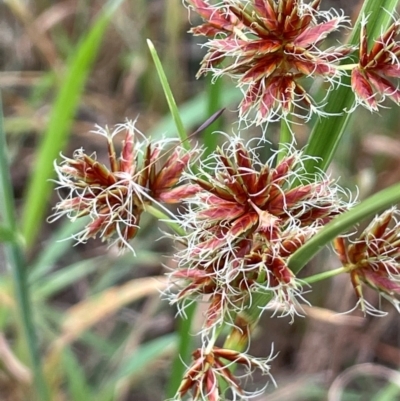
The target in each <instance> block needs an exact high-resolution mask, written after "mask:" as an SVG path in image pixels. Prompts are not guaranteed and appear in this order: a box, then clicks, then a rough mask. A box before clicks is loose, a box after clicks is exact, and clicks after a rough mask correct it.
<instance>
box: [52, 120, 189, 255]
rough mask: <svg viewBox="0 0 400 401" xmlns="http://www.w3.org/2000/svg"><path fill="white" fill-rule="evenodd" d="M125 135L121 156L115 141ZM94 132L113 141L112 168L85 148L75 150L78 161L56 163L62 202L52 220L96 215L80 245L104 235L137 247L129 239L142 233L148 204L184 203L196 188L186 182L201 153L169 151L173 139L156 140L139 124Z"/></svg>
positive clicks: (79, 236)
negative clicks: (194, 158)
mask: <svg viewBox="0 0 400 401" xmlns="http://www.w3.org/2000/svg"><path fill="white" fill-rule="evenodd" d="M121 132H123V133H125V140H124V141H123V145H122V149H121V152H120V155H119V157H117V153H116V151H115V148H114V143H113V138H114V137H115V136H116V135H117V134H119V133H121ZM94 133H95V134H99V135H102V136H104V137H105V138H106V139H107V144H108V158H109V167H107V166H106V165H105V164H103V163H101V162H99V161H98V160H97V157H96V154H93V155H91V156H88V155H87V154H86V153H85V151H84V150H83V149H79V150H77V151H75V153H74V155H73V158H72V159H71V158H68V157H64V156H63V159H64V161H63V162H62V163H61V164H60V165H55V169H56V172H57V175H58V181H56V182H57V184H58V190H59V195H60V197H61V201H60V202H59V203H58V204H57V205H56V208H55V209H56V212H55V213H54V214H53V215H52V216H51V217H50V220H51V221H53V220H55V219H57V218H59V217H61V216H64V215H66V216H67V217H68V218H70V219H71V220H75V219H77V218H80V217H84V216H90V222H89V223H88V224H87V225H86V227H85V228H84V229H83V230H82V231H81V232H80V233H78V234H77V235H76V236H75V238H77V239H78V241H80V242H85V241H86V240H87V239H88V238H91V237H96V235H98V236H99V237H100V238H102V239H103V240H107V241H110V242H112V243H113V242H116V243H117V244H118V245H119V246H120V247H129V248H131V246H130V244H129V241H130V240H131V239H132V238H134V237H135V235H136V234H137V231H138V228H139V221H140V216H141V214H142V213H143V211H144V210H145V209H146V205H151V204H152V203H153V202H156V203H158V204H161V203H166V204H169V203H178V202H180V201H181V199H183V198H185V197H186V196H189V195H191V194H190V192H188V191H190V190H191V188H192V187H188V186H187V185H185V184H182V183H181V182H180V179H181V176H182V172H183V170H184V169H185V168H186V167H187V165H188V163H189V161H190V160H191V158H192V156H193V155H194V154H195V152H193V151H191V152H187V151H185V150H184V149H182V148H181V147H179V146H175V148H174V149H172V150H171V147H169V149H168V150H166V149H167V146H168V145H171V141H166V140H161V141H157V142H154V143H152V142H150V141H149V140H148V139H146V138H145V137H144V136H143V134H141V133H140V131H138V130H137V129H136V128H135V124H134V122H128V123H125V124H120V125H117V126H116V127H115V129H114V130H112V131H111V132H110V130H109V129H108V128H101V127H98V129H97V130H96V131H94ZM175 142H176V141H175ZM131 249H132V248H131Z"/></svg>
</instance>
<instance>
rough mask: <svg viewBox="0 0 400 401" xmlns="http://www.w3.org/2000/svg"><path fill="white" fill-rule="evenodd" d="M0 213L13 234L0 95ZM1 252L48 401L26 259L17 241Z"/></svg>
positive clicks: (39, 387)
mask: <svg viewBox="0 0 400 401" xmlns="http://www.w3.org/2000/svg"><path fill="white" fill-rule="evenodd" d="M0 213H1V215H2V218H3V221H4V223H5V225H6V226H7V227H8V228H9V229H10V230H11V231H12V232H14V233H18V228H17V224H16V217H15V216H16V214H15V207H14V198H13V191H12V184H11V178H10V175H9V165H8V157H7V143H6V137H5V132H4V129H3V113H2V103H1V98H0ZM5 253H6V256H7V260H8V262H9V265H10V271H11V276H12V279H13V283H14V292H15V294H14V295H15V299H16V302H17V310H18V315H19V318H20V323H21V326H22V332H23V336H24V339H25V342H26V346H27V351H28V355H29V359H30V364H31V367H32V372H33V380H34V385H35V388H36V397H37V399H38V400H40V401H46V400H49V399H50V398H49V393H48V389H47V385H46V382H45V379H44V376H43V372H42V368H41V361H40V354H39V349H38V344H37V339H36V333H35V327H34V324H33V314H32V308H31V305H32V302H31V300H30V293H29V285H28V282H27V274H26V273H27V272H26V262H25V258H24V255H23V251H22V248H21V245H20V243H19V242H12V243H9V244H6V246H5Z"/></svg>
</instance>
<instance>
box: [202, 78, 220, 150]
mask: <svg viewBox="0 0 400 401" xmlns="http://www.w3.org/2000/svg"><path fill="white" fill-rule="evenodd" d="M222 84H223V81H222V79H218V80H217V81H216V82H214V83H212V82H209V83H208V90H207V117H208V116H211V115H212V114H214V113H215V112H216V111H217V110H219V109H221V92H222ZM221 126H222V119H221V118H218V119H217V120H216V121H215V122H214V123H212V124H211V125H209V126H208V127H207V128H206V129H205V130H204V132H203V138H204V146H205V151H204V154H203V158H206V157H207V156H208V155H209V154H210V153H211V152H213V151H214V150H215V149H216V147H217V143H218V135H215V134H214V133H213V132H214V131H218V130H219V129H221Z"/></svg>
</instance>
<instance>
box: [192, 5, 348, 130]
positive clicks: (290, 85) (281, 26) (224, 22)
mask: <svg viewBox="0 0 400 401" xmlns="http://www.w3.org/2000/svg"><path fill="white" fill-rule="evenodd" d="M187 1H188V3H189V4H190V5H191V6H192V8H193V9H194V10H195V11H196V12H197V13H198V14H199V15H200V16H201V17H202V18H203V20H204V21H205V23H204V24H202V25H200V26H197V27H195V28H193V29H192V30H191V32H192V33H193V34H194V35H204V36H206V37H208V38H210V40H209V41H208V42H206V44H205V46H206V47H207V48H208V52H207V55H206V56H205V57H204V59H203V62H202V66H201V69H200V71H199V75H201V74H205V73H207V72H212V73H213V74H214V75H215V76H220V75H223V74H227V75H229V76H231V77H233V78H235V80H237V82H238V85H239V87H240V88H243V89H244V92H245V95H244V99H243V101H242V102H241V104H240V115H241V117H242V118H244V119H246V117H249V115H250V113H251V112H252V111H255V112H256V117H255V122H256V123H257V124H261V123H263V122H265V121H274V120H278V119H280V118H281V116H282V115H284V116H286V115H287V114H288V113H289V112H290V113H297V114H298V113H299V112H300V114H301V115H302V116H303V117H305V118H308V117H310V115H311V114H312V112H322V111H321V110H319V109H318V107H317V106H318V105H317V104H316V102H315V101H314V100H313V99H312V97H311V95H310V94H309V93H308V92H307V91H306V90H305V89H304V87H303V84H302V83H301V80H302V78H305V77H311V78H312V79H315V78H316V77H319V78H322V79H323V80H324V81H328V82H330V83H331V84H332V83H334V82H335V81H337V78H338V75H339V70H338V69H337V68H336V63H337V62H339V61H340V60H342V59H343V58H344V57H345V56H347V55H348V54H349V53H350V52H352V51H353V48H351V47H347V46H340V47H331V48H328V49H324V50H323V49H322V48H321V44H322V43H323V42H324V40H325V39H326V37H327V36H328V35H329V34H330V33H331V32H333V31H335V30H337V29H339V28H340V27H342V26H344V25H346V24H347V22H348V20H347V18H346V17H344V16H343V15H340V14H338V13H337V12H336V11H335V10H330V11H320V10H319V5H320V3H321V0H314V1H312V2H311V3H310V4H306V3H304V2H303V1H302V0H279V1H274V0H246V1H243V0H224V1H221V2H218V3H217V4H216V5H212V4H210V3H209V2H208V1H207V0H187ZM225 61H226V62H225ZM295 106H296V109H295ZM250 118H251V119H252V120H253V117H250Z"/></svg>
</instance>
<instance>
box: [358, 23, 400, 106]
mask: <svg viewBox="0 0 400 401" xmlns="http://www.w3.org/2000/svg"><path fill="white" fill-rule="evenodd" d="M399 33H400V21H395V22H394V23H393V24H392V25H391V26H390V27H389V28H388V29H387V31H386V32H384V33H382V35H381V36H380V37H379V38H378V39H377V40H376V41H375V42H374V44H373V45H372V48H371V50H370V51H368V35H367V19H366V18H364V21H363V24H362V29H361V38H360V60H359V63H358V65H357V67H356V68H354V69H353V71H352V75H351V86H352V88H353V91H354V93H355V95H356V97H357V101H358V103H360V104H362V105H363V106H365V107H366V108H367V109H369V110H371V111H377V110H378V105H379V103H381V102H382V101H383V100H385V98H386V97H389V98H390V99H391V100H393V101H394V102H395V103H397V104H399V103H400V90H399V88H398V84H395V83H393V82H392V81H391V79H393V78H394V79H398V78H400V60H399V56H400V41H399V39H398V36H399ZM388 78H389V79H388Z"/></svg>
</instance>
